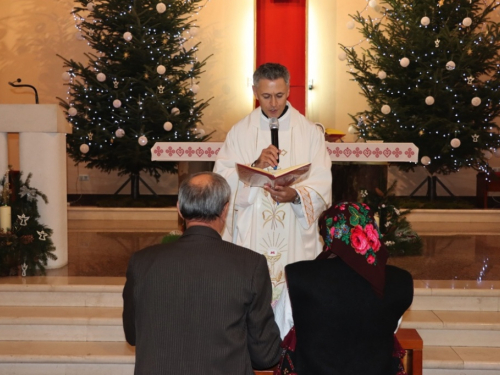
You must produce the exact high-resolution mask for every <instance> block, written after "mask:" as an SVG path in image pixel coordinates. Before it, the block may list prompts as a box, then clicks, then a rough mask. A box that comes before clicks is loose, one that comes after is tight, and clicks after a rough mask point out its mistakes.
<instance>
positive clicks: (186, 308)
mask: <svg viewBox="0 0 500 375" xmlns="http://www.w3.org/2000/svg"><path fill="white" fill-rule="evenodd" d="M271 293H272V291H271V280H270V277H269V270H268V268H267V262H266V259H265V257H264V256H263V255H260V254H258V253H256V252H254V251H251V250H249V249H246V248H243V247H240V246H236V245H234V244H231V243H229V242H226V241H223V240H222V239H221V237H220V235H219V234H218V233H217V232H216V231H214V230H213V229H211V228H208V227H204V226H194V227H190V228H188V229H187V230H186V231H185V233H184V234H183V235H182V237H181V238H180V239H179V240H178V241H176V242H174V243H171V244H162V245H155V246H151V247H148V248H146V249H144V250H141V251H138V252H137V253H135V254H134V255H133V256H132V257H131V259H130V263H129V266H128V270H127V281H126V283H125V288H124V290H123V302H124V307H123V327H124V330H125V336H126V339H127V342H128V343H129V344H131V345H135V346H136V365H135V374H136V375H137V374H140V375H143V374H144V375H145V374H148V375H153V374H158V375H159V374H168V375H187V374H211V375H219V374H220V375H251V374H253V370H252V367H254V368H258V369H263V368H269V367H271V366H273V365H275V364H276V363H277V361H278V360H279V356H280V348H279V345H280V338H279V330H278V327H277V326H276V323H275V321H274V315H273V311H272V308H271Z"/></svg>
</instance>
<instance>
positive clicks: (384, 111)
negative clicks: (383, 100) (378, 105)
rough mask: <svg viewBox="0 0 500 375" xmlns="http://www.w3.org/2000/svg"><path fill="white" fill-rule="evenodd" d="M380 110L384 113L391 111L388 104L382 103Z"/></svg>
mask: <svg viewBox="0 0 500 375" xmlns="http://www.w3.org/2000/svg"><path fill="white" fill-rule="evenodd" d="M381 111H382V113H383V114H384V115H388V114H389V113H391V107H390V106H389V105H387V104H384V105H383V106H382V109H381Z"/></svg>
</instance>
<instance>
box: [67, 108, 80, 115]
mask: <svg viewBox="0 0 500 375" xmlns="http://www.w3.org/2000/svg"><path fill="white" fill-rule="evenodd" d="M77 113H78V111H77V110H76V108H75V107H71V108H70V109H68V115H70V116H76V114H77Z"/></svg>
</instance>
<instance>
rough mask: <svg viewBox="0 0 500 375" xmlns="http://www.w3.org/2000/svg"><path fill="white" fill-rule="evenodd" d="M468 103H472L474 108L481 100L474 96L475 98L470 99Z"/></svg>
mask: <svg viewBox="0 0 500 375" xmlns="http://www.w3.org/2000/svg"><path fill="white" fill-rule="evenodd" d="M470 102H471V103H472V105H473V106H474V107H477V106H478V105H480V104H481V98H479V97H477V96H475V97H473V98H472V100H471V101H470Z"/></svg>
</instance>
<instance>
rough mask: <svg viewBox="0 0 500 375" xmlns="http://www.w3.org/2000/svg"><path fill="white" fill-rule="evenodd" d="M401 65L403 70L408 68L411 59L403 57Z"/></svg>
mask: <svg viewBox="0 0 500 375" xmlns="http://www.w3.org/2000/svg"><path fill="white" fill-rule="evenodd" d="M399 63H400V64H401V66H402V67H403V68H406V67H407V66H408V65H410V59H409V58H408V57H403V58H402V59H401V61H400V62H399Z"/></svg>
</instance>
